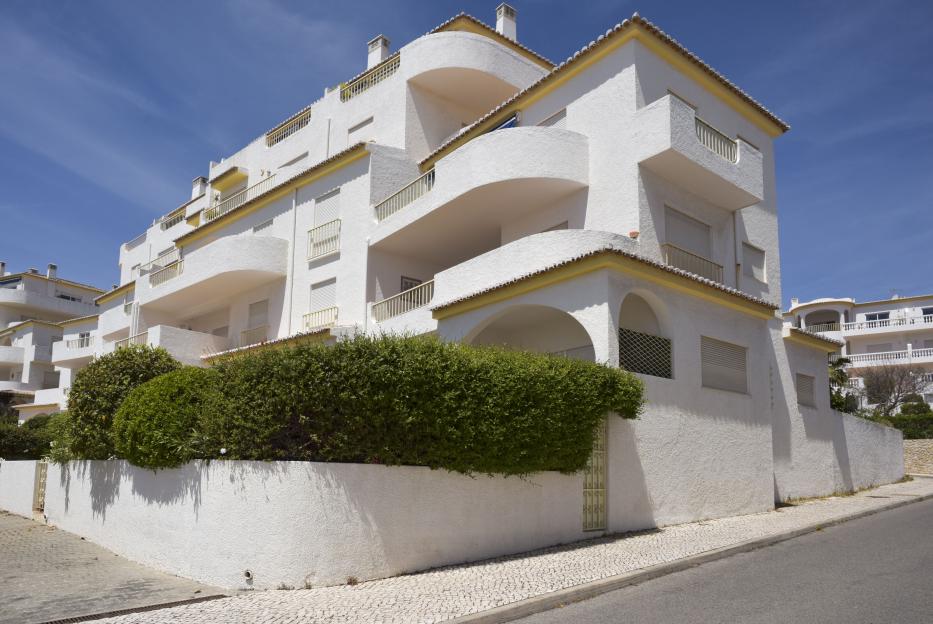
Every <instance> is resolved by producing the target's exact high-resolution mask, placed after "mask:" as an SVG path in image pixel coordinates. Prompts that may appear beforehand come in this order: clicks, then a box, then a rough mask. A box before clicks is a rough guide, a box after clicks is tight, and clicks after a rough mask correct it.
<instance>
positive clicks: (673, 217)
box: [664, 208, 712, 258]
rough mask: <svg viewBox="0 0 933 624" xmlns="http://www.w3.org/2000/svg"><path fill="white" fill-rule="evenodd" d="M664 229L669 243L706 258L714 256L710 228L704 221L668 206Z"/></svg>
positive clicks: (665, 213)
mask: <svg viewBox="0 0 933 624" xmlns="http://www.w3.org/2000/svg"><path fill="white" fill-rule="evenodd" d="M664 229H665V234H666V240H667V242H668V243H672V244H674V245H676V246H678V247H680V248H681V249H683V250H686V251H689V252H691V253H694V254H696V255H698V256H703V257H704V258H710V257H712V250H711V244H710V229H709V226H708V225H706V224H705V223H703V222H702V221H697V220H696V219H694V218H693V217H688V216H687V215H685V214H684V213H682V212H680V211H679V210H674V209H673V208H667V209H666V210H665V211H664Z"/></svg>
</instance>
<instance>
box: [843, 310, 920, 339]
mask: <svg viewBox="0 0 933 624" xmlns="http://www.w3.org/2000/svg"><path fill="white" fill-rule="evenodd" d="M931 328H933V315H930V314H928V315H926V316H919V315H918V316H909V317H906V318H893V319H884V320H880V321H856V322H854V323H843V324H842V330H843V331H844V332H845V333H846V335H849V336H853V335H870V334H882V333H885V332H889V331H897V332H904V331H911V330H914V329H931Z"/></svg>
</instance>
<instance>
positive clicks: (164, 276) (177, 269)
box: [149, 260, 185, 288]
mask: <svg viewBox="0 0 933 624" xmlns="http://www.w3.org/2000/svg"><path fill="white" fill-rule="evenodd" d="M184 271H185V263H184V262H182V261H181V260H179V261H178V262H176V263H175V264H170V265H168V266H167V267H165V268H164V269H159V270H158V271H156V272H155V273H153V274H152V275H150V276H149V287H150V288H154V287H156V286H159V285H161V284H164V283H165V282H167V281H169V280H170V279H174V278H176V277H178V276H179V275H181V274H182V273H184Z"/></svg>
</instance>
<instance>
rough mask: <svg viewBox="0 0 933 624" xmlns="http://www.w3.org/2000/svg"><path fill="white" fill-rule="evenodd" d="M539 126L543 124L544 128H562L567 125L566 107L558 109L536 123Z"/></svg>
mask: <svg viewBox="0 0 933 624" xmlns="http://www.w3.org/2000/svg"><path fill="white" fill-rule="evenodd" d="M538 125H539V126H544V127H546V128H560V129H561V130H563V129H564V128H566V127H567V109H566V108H565V109H563V110H561V111H558V112H556V113H554V114H553V115H551V116H550V117H548V118H547V119H545V120H544V121H542V122H541V123H539V124H538Z"/></svg>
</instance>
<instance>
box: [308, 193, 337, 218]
mask: <svg viewBox="0 0 933 624" xmlns="http://www.w3.org/2000/svg"><path fill="white" fill-rule="evenodd" d="M339 218H340V189H339V188H338V189H334V190H333V191H330V192H328V193H324V194H323V195H321V196H320V197H318V198H317V199H315V200H314V225H315V226H318V225H324V224H325V223H330V222H331V221H333V220H334V219H339Z"/></svg>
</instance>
